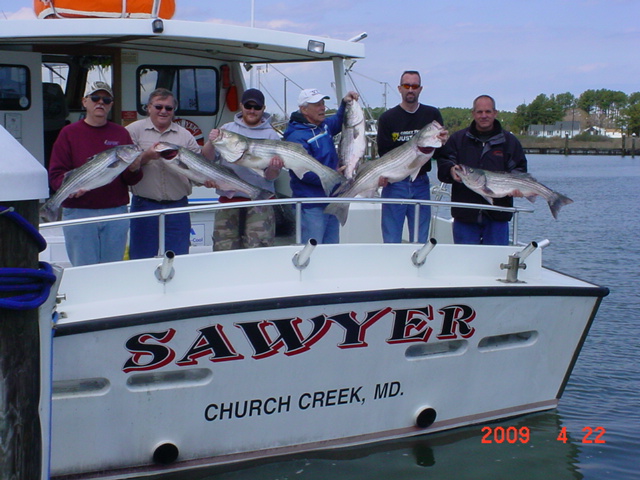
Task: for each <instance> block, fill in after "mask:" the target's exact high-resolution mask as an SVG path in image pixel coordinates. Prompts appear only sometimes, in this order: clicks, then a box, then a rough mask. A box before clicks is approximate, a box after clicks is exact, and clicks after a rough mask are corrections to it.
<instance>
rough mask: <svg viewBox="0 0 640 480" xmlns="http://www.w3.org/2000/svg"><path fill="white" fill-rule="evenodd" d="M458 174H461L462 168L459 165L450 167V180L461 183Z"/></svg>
mask: <svg viewBox="0 0 640 480" xmlns="http://www.w3.org/2000/svg"><path fill="white" fill-rule="evenodd" d="M458 172H462V167H461V166H460V165H454V166H453V167H451V178H453V179H454V180H455V181H456V182H459V183H462V178H460V175H458Z"/></svg>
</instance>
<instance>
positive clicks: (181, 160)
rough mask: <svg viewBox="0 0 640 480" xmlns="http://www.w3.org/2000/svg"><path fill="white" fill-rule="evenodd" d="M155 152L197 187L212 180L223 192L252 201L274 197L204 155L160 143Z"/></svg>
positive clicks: (170, 167) (167, 164)
mask: <svg viewBox="0 0 640 480" xmlns="http://www.w3.org/2000/svg"><path fill="white" fill-rule="evenodd" d="M155 150H156V152H158V153H159V154H160V156H161V157H162V161H164V162H165V165H166V166H167V168H169V169H170V170H172V171H174V172H176V173H177V174H179V175H182V176H184V177H187V178H188V179H189V180H191V181H192V182H193V183H195V184H197V185H204V183H205V182H206V181H207V180H210V181H212V182H214V183H215V184H216V186H217V188H219V189H221V190H225V191H229V192H236V193H239V194H241V195H242V196H243V197H247V198H250V199H252V200H266V199H268V198H271V197H272V196H273V193H272V192H269V191H267V190H264V189H262V188H260V187H256V186H255V185H251V184H250V183H248V182H246V181H244V180H242V179H241V178H240V177H239V176H238V175H236V173H235V172H234V171H233V170H231V169H230V168H227V167H225V166H223V165H220V164H219V163H214V162H209V161H208V160H207V159H206V158H204V157H203V156H202V155H199V154H197V153H195V152H192V151H191V150H189V149H188V148H184V147H180V146H178V145H174V144H173V143H168V142H159V143H158V144H156V146H155Z"/></svg>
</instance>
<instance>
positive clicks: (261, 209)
mask: <svg viewBox="0 0 640 480" xmlns="http://www.w3.org/2000/svg"><path fill="white" fill-rule="evenodd" d="M241 104H242V105H241V109H240V112H238V113H237V114H236V115H235V118H234V119H233V122H229V123H226V124H224V125H223V126H222V127H221V128H222V129H224V130H228V131H230V132H234V133H239V134H240V135H244V136H245V137H249V138H257V139H271V140H279V139H280V136H279V135H278V133H277V132H276V131H275V130H274V129H273V127H272V126H271V115H269V114H268V113H266V112H265V102H264V95H263V94H262V92H261V91H260V90H257V89H255V88H250V89H248V90H245V92H244V93H243V94H242V99H241ZM219 135H220V130H218V129H213V130H211V132H210V133H209V140H210V141H209V142H207V144H206V145H205V146H204V147H202V154H203V155H204V156H206V157H207V158H213V155H214V151H215V149H214V147H213V142H214V141H215V140H216V139H217V138H218V136H219ZM219 161H220V163H221V164H222V165H224V166H225V167H228V168H230V169H231V170H233V171H234V172H235V173H236V174H237V175H238V176H239V177H240V178H242V179H243V180H245V181H246V182H249V183H250V184H252V185H255V186H257V187H260V188H262V189H264V190H268V191H270V192H272V193H273V194H274V196H275V183H274V182H275V179H276V178H277V177H278V175H279V174H280V170H281V169H282V167H283V164H284V163H283V161H282V159H281V158H280V157H278V156H275V157H273V158H272V159H271V161H270V162H269V166H268V167H267V168H266V169H265V170H264V172H263V175H260V174H259V173H257V172H255V171H254V170H252V169H250V168H247V167H244V166H241V165H237V164H235V163H230V162H227V161H226V160H224V159H222V158H221V159H219ZM217 192H218V195H220V197H219V201H220V203H232V202H244V201H247V200H249V199H248V198H245V197H242V196H239V195H238V193H237V192H227V191H225V190H222V189H218V190H217ZM275 235H276V221H275V212H274V210H273V207H271V206H267V205H265V206H258V207H245V208H232V209H226V210H218V211H217V212H216V215H215V220H214V227H213V250H214V251H219V250H237V249H241V248H255V247H269V246H272V245H273V244H274V241H275Z"/></svg>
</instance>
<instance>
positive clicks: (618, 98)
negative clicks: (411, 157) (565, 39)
mask: <svg viewBox="0 0 640 480" xmlns="http://www.w3.org/2000/svg"><path fill="white" fill-rule="evenodd" d="M367 110H368V113H367V118H369V119H370V120H376V121H377V120H378V118H380V115H382V113H383V112H384V111H385V109H384V108H383V107H375V108H368V109H367ZM440 112H441V113H442V118H443V119H444V123H445V125H444V126H445V127H446V128H447V130H449V132H450V133H453V132H455V131H457V130H460V129H462V128H466V127H468V126H469V124H470V123H471V121H472V120H473V117H472V115H471V109H470V108H458V107H444V108H440ZM329 113H330V112H327V114H329ZM573 119H575V120H578V119H582V120H585V119H586V124H584V123H583V125H582V127H583V128H589V127H592V126H597V127H604V128H619V129H620V130H621V131H622V133H623V134H625V135H631V134H632V133H635V134H636V135H638V136H640V92H635V93H632V94H626V93H624V92H620V91H614V90H607V89H605V88H601V89H599V90H586V91H584V92H582V94H581V95H580V96H579V97H576V96H574V95H573V94H572V93H569V92H566V93H559V94H551V95H549V96H547V95H546V94H544V93H541V94H540V95H538V96H537V97H536V98H535V99H534V100H533V101H532V102H531V103H530V104H528V105H527V104H525V103H523V104H522V105H518V107H517V108H516V111H515V112H507V111H502V110H500V112H499V114H498V120H500V122H501V123H502V126H503V127H504V128H505V129H507V130H509V131H511V132H513V133H516V134H525V133H526V132H527V130H528V128H529V126H530V125H553V124H555V123H556V122H559V121H562V120H569V121H571V120H573Z"/></svg>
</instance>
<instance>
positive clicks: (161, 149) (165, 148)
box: [153, 142, 180, 160]
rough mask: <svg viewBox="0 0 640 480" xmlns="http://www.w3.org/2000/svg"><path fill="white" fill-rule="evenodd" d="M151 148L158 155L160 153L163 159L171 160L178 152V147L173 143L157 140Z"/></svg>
mask: <svg viewBox="0 0 640 480" xmlns="http://www.w3.org/2000/svg"><path fill="white" fill-rule="evenodd" d="M153 148H154V150H155V151H156V152H158V155H160V156H161V157H162V158H164V159H165V160H171V159H173V158H175V157H177V156H178V155H179V154H180V147H179V146H178V145H175V144H173V143H168V142H158V143H157V144H156V146H155V147H153Z"/></svg>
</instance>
